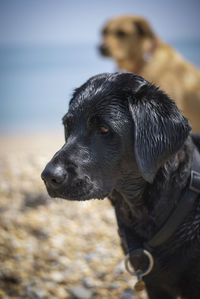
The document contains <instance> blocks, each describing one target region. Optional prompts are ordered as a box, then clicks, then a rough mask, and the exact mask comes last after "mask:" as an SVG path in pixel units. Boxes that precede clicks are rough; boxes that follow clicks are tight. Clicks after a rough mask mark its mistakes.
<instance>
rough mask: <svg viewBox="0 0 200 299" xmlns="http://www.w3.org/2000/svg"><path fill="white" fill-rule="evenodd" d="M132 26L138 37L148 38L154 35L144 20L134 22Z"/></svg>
mask: <svg viewBox="0 0 200 299" xmlns="http://www.w3.org/2000/svg"><path fill="white" fill-rule="evenodd" d="M133 25H134V27H135V28H136V30H137V32H138V34H139V35H140V36H142V37H148V38H153V37H154V33H153V31H152V29H151V27H150V25H149V24H148V22H147V21H146V20H144V19H140V20H134V21H133Z"/></svg>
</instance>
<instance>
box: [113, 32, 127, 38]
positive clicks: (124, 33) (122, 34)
mask: <svg viewBox="0 0 200 299" xmlns="http://www.w3.org/2000/svg"><path fill="white" fill-rule="evenodd" d="M115 34H116V36H117V37H119V38H122V37H125V36H126V32H125V31H122V30H117V31H116V32H115Z"/></svg>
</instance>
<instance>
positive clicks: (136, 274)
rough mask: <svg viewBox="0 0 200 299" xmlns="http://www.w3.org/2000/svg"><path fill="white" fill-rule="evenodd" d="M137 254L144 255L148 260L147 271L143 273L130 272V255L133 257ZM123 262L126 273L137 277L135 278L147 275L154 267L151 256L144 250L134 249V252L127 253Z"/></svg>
mask: <svg viewBox="0 0 200 299" xmlns="http://www.w3.org/2000/svg"><path fill="white" fill-rule="evenodd" d="M137 253H143V254H144V255H146V256H147V257H148V260H149V265H148V267H147V269H146V270H145V271H143V272H142V271H141V270H137V271H132V270H131V269H130V255H134V254H137ZM124 262H125V268H126V270H127V271H128V273H130V274H131V275H134V276H137V277H138V275H139V276H140V277H143V276H146V275H148V274H149V273H150V272H151V271H152V269H153V265H154V259H153V256H152V254H151V253H150V252H149V251H147V250H145V249H136V250H133V251H131V252H130V253H128V254H127V255H126V257H125V261H124Z"/></svg>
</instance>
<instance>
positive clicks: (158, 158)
mask: <svg viewBox="0 0 200 299" xmlns="http://www.w3.org/2000/svg"><path fill="white" fill-rule="evenodd" d="M141 89H142V90H140V91H139V92H138V93H136V94H135V95H134V97H132V98H129V109H130V113H131V116H132V119H133V122H134V148H135V156H136V162H137V165H138V167H139V169H140V171H141V174H142V176H143V177H144V179H145V180H146V181H148V182H150V183H151V182H153V180H154V177H155V175H156V173H157V171H158V169H159V168H160V167H161V166H162V165H163V164H164V163H165V162H166V161H167V160H168V159H169V158H170V156H171V155H173V154H174V153H176V152H177V151H178V150H179V149H180V148H181V146H182V145H183V143H184V141H185V139H186V138H187V136H188V134H189V132H190V130H191V128H190V126H189V124H188V121H187V119H186V118H185V117H184V116H183V115H182V114H181V113H180V111H179V110H178V108H177V106H176V105H175V103H174V102H173V101H172V100H171V99H169V98H168V96H167V95H166V94H164V93H163V92H162V91H160V90H158V88H156V87H155V86H152V85H149V86H143V87H142V88H141Z"/></svg>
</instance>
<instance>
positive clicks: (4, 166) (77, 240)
mask: <svg viewBox="0 0 200 299" xmlns="http://www.w3.org/2000/svg"><path fill="white" fill-rule="evenodd" d="M63 143H64V139H63V135H61V134H56V133H48V134H47V133H41V134H37V135H34V134H32V135H28V134H27V135H20V134H19V135H18V136H15V135H13V136H1V147H0V212H1V217H0V298H3V299H7V298H29V299H32V298H34V299H38V298H50V299H55V298H61V299H64V298H67V299H92V298H95V299H100V298H105V299H106V298H108V299H110V298H120V299H137V298H138V299H139V298H142V299H146V298H147V297H146V295H145V293H140V294H138V293H135V291H134V289H133V286H134V283H135V279H134V278H133V277H131V276H130V274H128V273H127V272H126V271H125V269H124V263H123V260H124V255H123V252H122V250H121V247H120V240H119V237H118V234H117V225H116V221H115V215H114V211H113V208H112V206H111V205H110V203H109V201H108V200H107V199H104V200H90V201H87V202H70V201H66V200H61V199H51V198H49V196H48V194H47V192H46V190H45V187H44V185H43V182H42V180H41V178H40V173H41V171H42V169H43V168H44V166H45V165H46V163H47V162H48V161H49V159H50V158H51V157H52V155H53V154H54V153H55V152H56V151H57V150H58V149H59V148H60V147H61V146H62V144H63Z"/></svg>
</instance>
